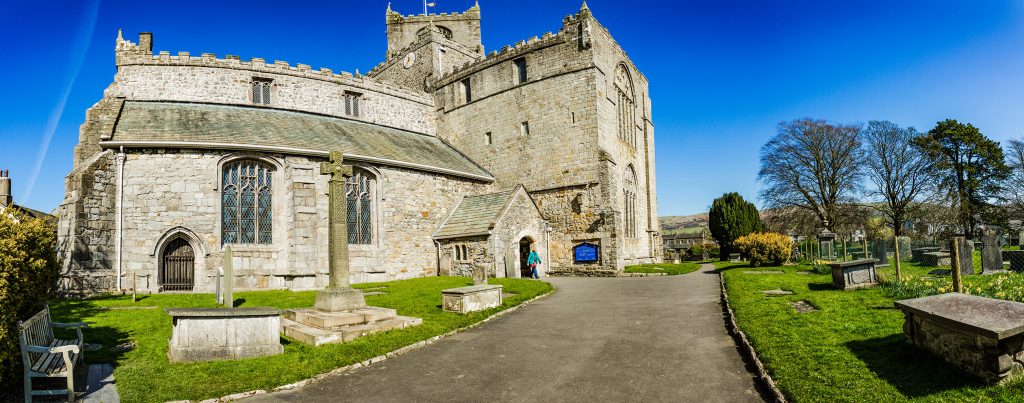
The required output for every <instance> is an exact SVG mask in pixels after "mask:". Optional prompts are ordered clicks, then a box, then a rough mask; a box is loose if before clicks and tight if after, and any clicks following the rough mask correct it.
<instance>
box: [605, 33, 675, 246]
mask: <svg viewBox="0 0 1024 403" xmlns="http://www.w3.org/2000/svg"><path fill="white" fill-rule="evenodd" d="M587 20H588V24H589V25H590V29H589V32H590V35H591V38H592V39H591V43H592V46H593V50H594V52H593V55H594V59H593V62H594V65H595V66H596V67H597V71H598V72H599V74H598V75H597V92H598V97H597V98H598V101H597V111H598V112H597V117H598V118H597V132H598V138H599V140H598V141H599V144H600V147H601V149H602V150H605V151H606V152H607V154H608V155H607V156H608V161H609V162H610V164H608V173H609V179H610V181H609V183H610V189H614V191H613V192H611V194H610V195H609V197H610V198H612V199H613V200H614V203H615V204H616V205H617V206H618V207H617V208H616V209H615V216H616V217H615V218H616V223H615V228H616V232H617V233H620V234H624V236H619V237H616V242H617V243H618V244H619V245H621V249H620V252H621V253H620V255H619V256H618V257H617V259H618V260H619V261H620V262H621V264H623V265H631V264H639V263H656V262H660V261H661V259H660V257H661V255H662V252H661V250H662V246H663V245H662V242H661V239H660V238H658V235H657V234H658V231H659V226H658V207H657V198H656V194H657V193H656V190H655V189H656V186H655V169H654V127H653V125H652V124H651V99H650V93H649V91H648V82H647V78H646V77H645V76H644V75H643V74H642V73H641V72H640V71H639V70H638V69H637V67H636V66H635V65H634V64H633V62H632V61H631V60H630V59H629V56H628V55H627V54H626V52H625V51H624V50H623V49H622V48H621V47H620V46H619V45H618V43H616V42H615V40H614V39H613V38H612V36H611V34H609V33H608V31H607V30H606V29H605V28H604V27H603V26H601V25H600V24H598V23H597V21H595V20H593V19H592V18H588V19H587ZM619 66H624V67H625V69H626V71H627V72H628V73H629V77H630V78H631V80H632V84H633V92H634V104H635V109H636V112H635V119H634V121H633V122H632V128H633V129H634V130H635V131H636V133H637V135H636V144H635V146H634V145H633V144H630V142H628V141H624V140H623V139H621V138H620V136H619V122H618V101H619V100H618V92H617V91H616V89H615V83H614V80H615V72H616V69H617V68H619ZM630 167H631V168H632V169H633V171H634V173H635V175H636V188H637V196H636V217H635V218H634V219H635V220H636V227H637V231H636V232H637V233H636V236H630V235H628V234H625V230H624V228H625V217H624V216H622V213H623V212H624V199H625V198H624V195H623V194H622V192H623V191H622V189H623V183H624V178H625V176H626V171H627V170H628V168H630Z"/></svg>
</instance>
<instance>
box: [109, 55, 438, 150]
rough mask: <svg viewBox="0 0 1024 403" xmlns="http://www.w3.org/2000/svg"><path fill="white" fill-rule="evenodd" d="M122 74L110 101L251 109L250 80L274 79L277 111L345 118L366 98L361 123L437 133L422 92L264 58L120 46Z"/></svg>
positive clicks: (428, 100) (430, 107) (273, 104)
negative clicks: (356, 100)
mask: <svg viewBox="0 0 1024 403" xmlns="http://www.w3.org/2000/svg"><path fill="white" fill-rule="evenodd" d="M117 66H118V71H117V74H116V75H115V76H114V84H112V85H111V86H110V87H109V88H108V89H107V93H106V95H107V96H108V97H125V98H127V99H129V100H160V101H182V102H210V103H221V104H237V105H252V104H253V102H252V80H253V78H254V77H255V78H263V79H271V80H273V84H272V87H271V96H270V100H271V101H270V105H269V106H271V107H274V108H280V109H291V110H298V111H304V112H312V113H319V114H324V115H330V116H337V117H343V118H344V117H347V116H346V115H345V102H344V95H345V93H346V92H347V91H348V92H355V93H358V94H362V100H361V103H360V115H359V117H358V118H356V119H358V120H362V121H366V122H370V123H374V124H379V125H383V126H390V127H396V128H400V129H406V130H411V131H415V132H420V133H428V134H433V133H434V119H433V118H432V111H433V100H432V99H431V98H430V97H429V96H426V95H425V94H423V93H422V92H416V91H411V90H407V89H403V88H400V87H397V86H394V85H389V84H385V83H381V82H378V81H375V80H372V79H369V78H366V77H362V76H353V75H352V74H349V73H346V72H342V73H340V74H335V73H333V72H332V71H331V70H330V69H320V70H312V69H311V68H310V66H308V65H303V64H299V65H297V66H291V65H289V64H288V62H284V61H275V62H274V63H267V62H265V61H264V60H263V59H260V58H253V59H252V60H246V61H242V60H238V59H237V58H230V59H217V58H215V57H214V56H213V55H212V54H203V55H202V56H200V57H195V56H191V55H189V54H188V52H180V53H179V54H178V55H176V56H171V55H170V54H167V53H165V52H161V54H160V55H156V56H154V55H152V54H151V52H149V51H147V50H146V49H145V48H140V46H138V45H135V44H133V43H131V42H128V41H122V42H121V43H120V44H119V49H118V51H117Z"/></svg>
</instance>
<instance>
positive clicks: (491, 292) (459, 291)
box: [441, 284, 502, 313]
mask: <svg viewBox="0 0 1024 403" xmlns="http://www.w3.org/2000/svg"><path fill="white" fill-rule="evenodd" d="M501 288H502V286H500V285H486V284H483V285H471V286H468V287H459V288H449V289H447V290H442V291H441V300H442V301H441V302H442V303H441V305H442V306H443V307H444V310H445V311H448V312H458V313H470V312H475V311H482V310H484V309H488V308H494V307H497V306H500V305H501V302H502V293H501Z"/></svg>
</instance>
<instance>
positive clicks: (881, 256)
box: [871, 239, 889, 266]
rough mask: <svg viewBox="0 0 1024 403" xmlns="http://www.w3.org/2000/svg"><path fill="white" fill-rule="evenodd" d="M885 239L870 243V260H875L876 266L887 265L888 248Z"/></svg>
mask: <svg viewBox="0 0 1024 403" xmlns="http://www.w3.org/2000/svg"><path fill="white" fill-rule="evenodd" d="M886 243H887V242H886V240H885V239H876V240H874V241H872V242H871V258H872V259H875V261H876V262H877V263H875V265H876V266H887V265H889V250H888V249H889V248H888V247H887V245H886Z"/></svg>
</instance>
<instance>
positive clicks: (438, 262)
mask: <svg viewBox="0 0 1024 403" xmlns="http://www.w3.org/2000/svg"><path fill="white" fill-rule="evenodd" d="M434 246H436V247H437V258H436V259H435V260H436V264H437V275H438V276H440V275H441V242H438V241H437V240H436V239H435V240H434Z"/></svg>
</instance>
